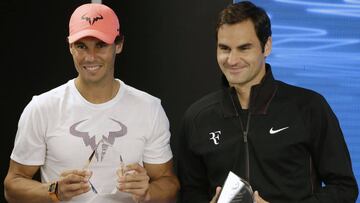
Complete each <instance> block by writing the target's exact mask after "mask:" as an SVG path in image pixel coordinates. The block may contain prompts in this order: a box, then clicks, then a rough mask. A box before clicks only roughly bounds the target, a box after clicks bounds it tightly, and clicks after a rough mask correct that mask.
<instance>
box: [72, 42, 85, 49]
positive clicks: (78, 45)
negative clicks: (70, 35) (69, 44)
mask: <svg viewBox="0 0 360 203" xmlns="http://www.w3.org/2000/svg"><path fill="white" fill-rule="evenodd" d="M75 48H76V49H85V48H86V46H85V45H84V44H82V43H76V44H75Z"/></svg>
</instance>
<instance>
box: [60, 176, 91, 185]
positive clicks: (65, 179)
mask: <svg viewBox="0 0 360 203" xmlns="http://www.w3.org/2000/svg"><path fill="white" fill-rule="evenodd" d="M89 178H90V177H84V176H79V175H76V174H69V175H67V176H65V177H62V178H61V179H60V182H62V183H65V184H73V183H81V182H83V183H87V182H88V181H89Z"/></svg>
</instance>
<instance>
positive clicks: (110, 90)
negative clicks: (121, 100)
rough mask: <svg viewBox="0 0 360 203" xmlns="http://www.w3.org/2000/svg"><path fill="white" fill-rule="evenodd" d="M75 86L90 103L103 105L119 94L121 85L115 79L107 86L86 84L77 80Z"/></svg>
mask: <svg viewBox="0 0 360 203" xmlns="http://www.w3.org/2000/svg"><path fill="white" fill-rule="evenodd" d="M75 86H76V88H77V89H78V91H79V92H80V94H81V96H83V97H84V98H85V99H86V100H87V101H88V102H90V103H93V104H101V103H105V102H107V101H110V100H111V99H112V98H114V97H115V95H116V94H117V92H118V90H119V88H120V83H119V82H118V81H117V80H115V79H113V80H112V81H111V82H108V83H106V84H93V83H84V82H82V81H81V80H80V79H79V78H76V79H75Z"/></svg>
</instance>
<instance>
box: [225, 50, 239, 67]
mask: <svg viewBox="0 0 360 203" xmlns="http://www.w3.org/2000/svg"><path fill="white" fill-rule="evenodd" d="M239 61H241V57H240V56H239V54H238V53H236V52H235V51H231V52H230V53H229V55H228V58H227V62H228V64H229V65H236V64H238V63H239Z"/></svg>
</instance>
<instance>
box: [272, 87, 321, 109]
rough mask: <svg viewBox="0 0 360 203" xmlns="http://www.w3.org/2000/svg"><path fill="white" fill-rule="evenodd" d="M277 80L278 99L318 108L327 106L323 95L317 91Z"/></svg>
mask: <svg viewBox="0 0 360 203" xmlns="http://www.w3.org/2000/svg"><path fill="white" fill-rule="evenodd" d="M277 82H278V88H279V89H278V91H277V99H278V101H284V102H285V101H290V102H292V103H296V104H297V105H298V106H302V107H308V108H319V107H324V106H328V103H327V101H326V99H325V97H324V96H323V95H322V94H320V93H319V92H317V91H314V90H311V89H308V88H304V87H299V86H295V85H290V84H287V83H284V82H281V81H277Z"/></svg>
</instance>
